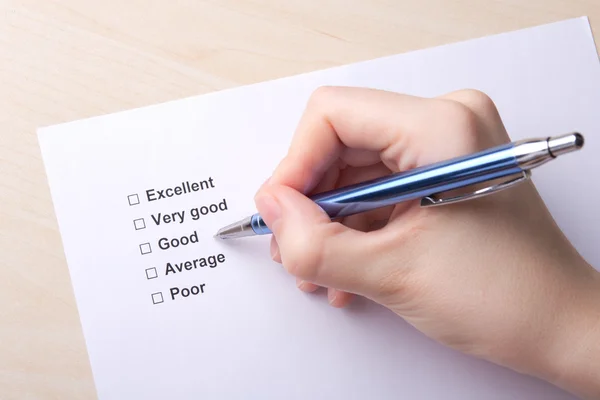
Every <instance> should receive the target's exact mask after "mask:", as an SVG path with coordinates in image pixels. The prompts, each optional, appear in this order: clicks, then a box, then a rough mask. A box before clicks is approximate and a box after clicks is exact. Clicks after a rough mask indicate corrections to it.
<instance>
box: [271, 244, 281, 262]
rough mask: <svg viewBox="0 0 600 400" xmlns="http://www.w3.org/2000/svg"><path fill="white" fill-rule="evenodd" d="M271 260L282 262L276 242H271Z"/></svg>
mask: <svg viewBox="0 0 600 400" xmlns="http://www.w3.org/2000/svg"><path fill="white" fill-rule="evenodd" d="M271 258H272V259H273V261H276V262H280V259H279V245H278V244H277V241H276V240H274V239H273V240H271Z"/></svg>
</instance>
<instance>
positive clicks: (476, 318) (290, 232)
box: [256, 87, 600, 398]
mask: <svg viewBox="0 0 600 400" xmlns="http://www.w3.org/2000/svg"><path fill="white" fill-rule="evenodd" d="M507 141H509V137H508V135H507V132H506V130H505V128H504V126H503V124H502V121H501V118H500V116H499V114H498V112H497V110H496V108H495V106H494V103H493V102H492V100H491V99H490V98H488V97H487V96H486V95H485V94H483V93H480V92H477V91H472V90H465V91H459V92H454V93H449V94H447V95H445V96H441V97H438V98H434V99H425V98H418V97H413V96H407V95H402V94H397V93H391V92H384V91H377V90H370V89H361V88H341V87H336V88H333V87H327V88H321V89H319V90H317V91H316V92H315V93H314V95H313V96H312V98H311V99H310V101H309V104H308V105H307V108H306V110H305V113H304V115H303V117H302V119H301V121H300V123H299V126H298V128H297V132H296V134H295V136H294V138H293V141H292V144H291V146H290V149H289V152H288V154H287V156H286V157H285V158H284V159H283V160H282V161H281V163H280V165H279V166H278V167H277V168H276V170H275V171H274V173H273V175H272V177H271V178H270V180H269V181H268V182H267V183H266V184H265V185H263V187H262V188H261V189H260V190H259V192H258V193H257V196H256V206H257V209H258V211H259V212H260V214H261V215H262V217H263V218H264V220H265V222H266V224H267V225H268V226H269V228H270V229H271V230H272V231H273V240H272V246H271V252H272V256H273V259H274V260H276V261H278V262H282V263H283V266H284V267H285V268H286V269H287V271H288V272H289V273H290V274H292V275H294V276H296V277H297V279H298V286H299V287H300V288H301V289H302V290H304V291H307V292H311V291H314V290H316V289H317V288H318V287H319V286H322V287H326V288H328V289H327V290H328V296H329V300H330V303H331V304H332V305H333V306H336V307H342V306H344V305H346V304H347V303H348V302H349V301H350V298H351V296H352V294H355V295H360V296H364V297H366V298H369V299H371V300H373V301H375V302H377V303H380V304H382V305H383V306H385V307H388V308H389V309H391V310H392V311H394V312H395V313H396V314H398V315H399V316H400V317H402V318H404V319H405V320H406V321H407V322H409V323H410V324H412V325H413V326H415V327H416V328H417V329H419V330H420V331H422V332H423V333H424V334H426V335H428V336H429V337H431V338H433V339H435V340H437V341H439V342H441V343H443V344H446V345H448V346H451V347H453V348H455V349H458V350H460V351H463V352H465V353H467V354H470V355H473V356H477V357H480V358H483V359H486V360H489V361H491V362H494V363H497V364H500V365H504V366H507V367H509V368H512V369H514V370H516V371H519V372H522V373H527V374H531V375H534V376H537V377H540V378H542V379H546V380H548V381H550V382H552V383H554V384H556V385H558V386H561V387H563V388H565V389H567V390H570V391H572V392H574V393H576V394H579V395H581V396H584V397H585V396H590V397H593V396H597V397H596V398H598V397H600V313H599V311H598V310H599V309H600V278H599V275H600V274H599V273H598V272H597V271H595V270H594V269H593V268H592V267H591V266H589V265H588V264H587V263H586V262H585V261H584V260H583V259H582V258H581V257H580V255H579V254H578V253H577V252H576V251H575V250H574V248H573V247H572V246H571V244H570V243H569V242H568V240H567V239H566V238H565V237H564V236H563V234H562V233H561V231H560V230H559V228H558V227H557V226H556V224H555V223H554V221H553V219H552V217H551V215H550V214H549V213H548V211H547V209H546V207H545V205H544V203H543V201H542V200H541V198H540V197H539V195H538V193H537V192H536V190H535V187H534V186H533V184H532V183H529V182H527V183H523V184H521V185H518V186H517V187H514V188H512V189H508V190H506V191H503V192H499V193H497V194H494V195H492V196H486V197H484V198H481V199H477V200H471V201H468V202H464V203H456V204H453V205H448V206H444V207H434V208H421V207H420V206H419V204H418V202H409V203H404V204H398V205H396V206H394V207H388V208H385V209H379V210H374V211H371V212H368V213H365V214H359V215H354V216H350V217H346V218H344V219H343V220H341V221H335V222H332V221H330V219H329V218H328V217H327V215H325V214H324V213H323V212H322V210H321V209H320V208H319V207H318V206H317V205H316V204H315V203H314V202H312V201H310V200H309V199H308V197H307V196H309V195H311V194H314V193H318V192H322V191H326V190H330V189H333V188H336V187H341V186H346V185H349V184H352V183H357V182H362V181H365V180H368V179H372V178H375V177H378V176H381V175H384V174H389V173H391V172H398V171H404V170H408V169H411V168H415V167H419V166H423V165H427V164H430V163H433V162H437V161H442V160H445V159H449V158H452V157H456V156H460V155H464V154H468V153H472V152H476V151H480V150H483V149H485V148H489V147H491V146H495V145H498V144H502V143H505V142H507Z"/></svg>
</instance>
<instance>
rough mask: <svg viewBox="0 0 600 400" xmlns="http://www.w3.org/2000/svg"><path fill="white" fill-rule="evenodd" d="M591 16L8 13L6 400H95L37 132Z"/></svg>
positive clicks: (218, 6)
mask: <svg viewBox="0 0 600 400" xmlns="http://www.w3.org/2000/svg"><path fill="white" fill-rule="evenodd" d="M582 15H587V16H589V17H590V20H591V22H592V25H593V27H594V28H595V32H596V35H597V36H598V37H599V38H600V1H598V0H527V1H523V0H495V1H484V0H420V1H413V0H397V1H390V0H356V1H349V0H319V1H316V0H314V1H311V0H293V1H292V0H289V1H276V0H271V1H266V0H263V1H259V0H247V1H242V0H213V1H197V0H185V1H183V0H181V1H177V2H175V1H168V0H163V1H159V0H127V1H122V0H119V1H116V0H102V1H97V0H54V1H50V0H0V101H1V102H0V274H1V275H0V397H1V398H2V399H36V398H44V399H76V398H85V399H88V398H95V389H94V384H93V381H92V375H91V370H90V367H89V363H88V358H87V354H86V348H85V343H84V339H83V335H82V332H81V328H80V325H79V318H78V314H77V308H76V304H75V299H74V296H73V291H72V288H71V284H70V279H69V272H68V268H67V265H66V262H65V258H64V255H63V251H62V246H61V240H60V235H59V231H58V227H57V224H56V220H55V216H54V212H53V208H52V203H51V198H50V193H49V190H48V185H47V182H46V177H45V173H44V167H43V164H42V161H41V158H40V151H39V147H38V144H37V138H36V128H38V127H40V126H46V125H51V124H55V123H60V122H64V121H69V120H74V119H79V118H84V117H89V116H94V115H100V114H105V113H110V112H115V111H119V110H123V109H129V108H134V107H139V106H144V105H149V104H153V103H158V102H164V101H168V100H172V99H177V98H181V97H185V96H191V95H196V94H200V93H206V92H210V91H215V90H220V89H225V88H229V87H233V86H238V85H243V84H250V83H254V82H259V81H263V80H269V79H273V78H278V77H283V76H287V75H292V74H297V73H302V72H307V71H312V70H317V69H322V68H327V67H332V66H336V65H340V64H345V63H350V62H355V61H361V60H366V59H370V58H375V57H380V56H385V55H390V54H394V53H401V52H406V51H410V50H414V49H419V48H425V47H430V46H435V45H440V44H445V43H450V42H456V41H460V40H465V39H469V38H474V37H479V36H484V35H489V34H494V33H499V32H503V31H508V30H515V29H520V28H525V27H528V26H533V25H538V24H543V23H548V22H553V21H557V20H561V19H566V18H570V17H577V16H582ZM598 43H600V40H599V41H598Z"/></svg>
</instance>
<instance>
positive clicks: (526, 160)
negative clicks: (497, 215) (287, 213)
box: [216, 133, 583, 239]
mask: <svg viewBox="0 0 600 400" xmlns="http://www.w3.org/2000/svg"><path fill="white" fill-rule="evenodd" d="M582 146H583V137H582V136H581V135H580V134H578V133H573V134H568V135H563V136H559V137H551V138H543V139H531V140H523V141H517V142H513V143H508V144H505V145H500V146H497V147H493V148H491V149H488V150H484V151H481V152H478V153H475V154H469V155H465V156H462V157H457V158H454V159H450V160H446V161H442V162H438V163H435V164H431V165H427V166H424V167H419V168H415V169H412V170H409V171H405V172H399V173H396V174H391V175H387V176H383V177H380V178H377V179H374V180H371V181H368V182H363V183H359V184H355V185H352V186H346V187H343V188H339V189H335V190H332V191H329V192H325V193H320V194H317V195H315V196H312V197H311V199H312V200H313V201H314V202H316V203H317V204H318V205H319V206H320V207H321V208H322V209H323V210H324V211H325V212H326V213H327V214H328V215H329V216H330V217H331V218H332V219H336V218H341V217H345V216H349V215H353V214H358V213H362V212H366V211H370V210H373V209H377V208H381V207H386V206H390V205H394V204H398V203H400V202H405V201H411V200H417V199H421V200H422V201H421V204H422V205H435V201H434V200H432V198H431V197H430V196H434V195H436V194H439V193H442V192H448V191H451V190H454V189H459V188H462V187H465V186H471V185H475V184H478V183H483V182H489V181H493V180H496V179H499V178H503V177H509V176H514V175H517V174H523V173H524V172H528V171H529V170H530V169H532V168H535V167H537V166H539V165H542V164H544V163H546V162H547V161H549V160H551V159H553V158H555V157H556V156H558V155H560V154H564V153H568V152H571V151H574V150H577V149H579V148H581V147H582ZM440 203H443V202H440ZM269 233H271V231H270V230H269V228H268V227H267V226H266V225H265V223H264V221H263V220H262V218H261V216H260V215H259V214H254V215H252V216H250V217H247V218H245V219H244V220H242V221H239V222H236V223H234V224H231V225H228V226H227V227H225V228H223V229H221V230H220V231H219V232H218V233H217V235H216V236H218V237H220V238H223V239H228V238H236V237H242V236H254V235H265V234H269Z"/></svg>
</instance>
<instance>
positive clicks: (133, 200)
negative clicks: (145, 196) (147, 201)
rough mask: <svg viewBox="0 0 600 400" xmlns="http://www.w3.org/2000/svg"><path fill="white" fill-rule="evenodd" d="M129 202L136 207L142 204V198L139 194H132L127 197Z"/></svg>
mask: <svg viewBox="0 0 600 400" xmlns="http://www.w3.org/2000/svg"><path fill="white" fill-rule="evenodd" d="M127 201H129V205H130V206H135V205H136V204H140V198H139V197H138V195H137V194H130V195H129V196H127Z"/></svg>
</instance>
